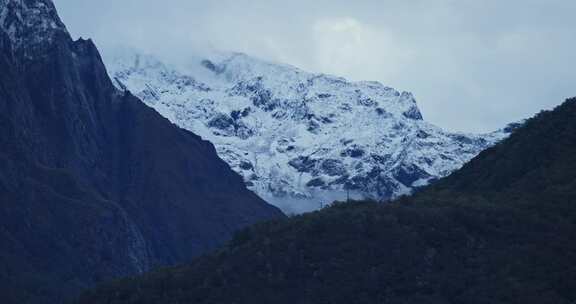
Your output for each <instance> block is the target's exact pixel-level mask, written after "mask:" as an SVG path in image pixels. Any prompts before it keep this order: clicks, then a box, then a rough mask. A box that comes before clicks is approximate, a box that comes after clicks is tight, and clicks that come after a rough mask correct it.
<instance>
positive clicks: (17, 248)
mask: <svg viewBox="0 0 576 304" xmlns="http://www.w3.org/2000/svg"><path fill="white" fill-rule="evenodd" d="M282 216H283V215H282V213H281V212H280V210H278V209H277V208H276V207H273V206H271V205H268V204H266V203H265V202H264V201H263V200H262V199H261V198H259V197H258V196H257V195H255V194H254V193H253V192H251V191H248V190H247V189H246V187H245V185H244V182H243V180H242V178H241V177H240V176H239V175H238V174H237V173H235V172H234V171H233V170H231V169H230V167H229V166H228V165H227V164H226V163H225V162H224V161H222V160H221V159H220V158H219V157H218V155H217V154H216V150H215V148H214V146H213V145H212V144H210V143H209V142H207V141H205V140H202V139H201V138H200V137H198V136H196V135H194V134H193V133H191V132H189V131H187V130H183V129H181V128H178V127H177V126H175V125H174V124H172V123H170V122H169V121H168V120H167V119H166V118H164V117H162V116H161V115H159V114H158V113H157V112H156V111H154V110H153V109H151V108H150V107H148V106H146V105H144V104H143V103H142V102H141V101H140V100H139V99H138V98H137V97H135V96H133V95H132V94H129V93H128V92H122V91H119V90H117V89H116V88H115V87H114V85H113V84H112V82H111V80H110V78H109V77H108V74H107V73H106V69H105V68H104V65H103V63H102V61H101V58H100V55H99V53H98V50H97V49H96V47H95V46H94V44H93V43H92V42H91V41H90V40H82V39H80V40H77V41H73V40H72V39H71V38H70V36H69V35H68V33H67V31H66V29H65V27H64V26H63V25H62V23H61V22H60V19H59V18H58V16H57V14H56V11H55V8H54V5H53V4H52V2H51V1H48V0H35V1H31V0H30V1H29V0H0V302H1V303H3V304H10V303H63V302H65V300H66V299H67V298H70V297H73V296H74V295H75V294H77V293H78V292H79V291H80V290H82V289H85V288H88V287H91V286H93V285H94V284H96V283H99V282H102V281H104V280H110V279H113V278H118V277H121V276H129V275H134V274H137V273H141V272H144V271H149V270H151V269H153V268H155V267H159V266H167V265H172V264H176V263H181V262H185V261H188V260H190V259H192V258H193V257H195V256H197V255H200V254H203V253H206V252H207V251H209V250H211V249H214V248H215V247H217V246H219V245H221V244H222V243H224V242H225V241H227V240H228V239H229V238H230V237H231V235H232V234H233V233H234V232H235V231H236V230H237V229H240V228H243V227H245V226H247V225H251V224H253V223H255V222H258V221H262V220H268V219H271V218H278V217H282Z"/></svg>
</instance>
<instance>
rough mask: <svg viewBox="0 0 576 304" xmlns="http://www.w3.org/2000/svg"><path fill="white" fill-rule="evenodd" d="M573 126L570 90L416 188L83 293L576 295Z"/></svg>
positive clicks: (189, 296)
mask: <svg viewBox="0 0 576 304" xmlns="http://www.w3.org/2000/svg"><path fill="white" fill-rule="evenodd" d="M575 134H576V99H571V100H568V101H566V102H565V103H564V104H563V105H561V106H559V107H558V108H557V109H555V110H554V111H551V112H545V113H541V114H539V115H538V116H537V117H535V118H533V119H530V120H529V121H527V123H526V124H525V125H524V126H523V127H521V128H519V129H518V130H517V131H516V132H515V133H514V134H512V136H511V137H510V138H508V139H506V140H504V141H503V142H501V143H499V144H498V145H496V146H495V147H493V148H491V149H488V150H486V151H484V152H482V153H481V154H480V155H479V156H478V157H477V158H475V159H474V160H472V161H471V162H470V163H469V164H467V165H466V166H464V168H462V169H461V170H459V171H457V172H455V173H454V174H452V175H451V176H449V177H447V178H446V179H443V180H441V181H439V182H438V183H436V184H435V185H433V186H431V187H428V188H426V190H424V191H422V192H419V193H418V194H416V195H415V196H414V197H410V198H403V199H401V200H400V201H397V202H393V203H390V204H377V203H369V202H368V203H366V202H364V203H361V202H357V203H348V204H346V203H341V204H335V205H334V206H331V207H329V208H326V209H324V210H321V211H318V212H314V213H311V214H307V215H302V216H297V217H293V218H290V219H288V220H281V221H277V222H272V223H266V224H261V225H256V226H254V227H251V228H249V229H246V230H244V231H243V232H242V233H239V234H237V236H236V237H235V239H234V240H233V241H232V242H231V243H229V244H228V246H226V247H224V248H222V249H221V250H220V251H218V252H217V253H215V254H212V255H209V256H206V257H203V258H200V259H197V260H196V261H194V262H193V263H192V264H190V265H187V266H180V267H176V268H172V269H166V270H162V271H159V272H155V273H150V274H146V275H144V276H141V277H137V278H132V279H125V280H122V281H119V282H115V283H110V284H107V285H105V286H102V287H100V288H99V289H97V290H95V291H91V292H87V293H85V294H84V296H83V297H82V298H81V299H80V300H79V301H78V303H82V304H90V303H110V304H115V303H188V302H190V303H287V304H288V303H291V304H293V303H347V304H349V303H403V304H411V303H414V304H416V303H439V304H440V303H442V304H443V303H466V304H471V303H472V304H488V303H490V304H494V303H502V304H504V303H507V304H509V303H522V304H526V303H534V304H536V303H538V304H540V303H556V304H558V303H559V304H570V303H574V301H575V300H576V233H575V232H576V204H575V203H576V170H574V169H575V168H574V166H575V164H576V159H575V155H576V135H575Z"/></svg>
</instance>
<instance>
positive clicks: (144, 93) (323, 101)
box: [106, 49, 507, 212]
mask: <svg viewBox="0 0 576 304" xmlns="http://www.w3.org/2000/svg"><path fill="white" fill-rule="evenodd" d="M214 57H216V58H212V59H211V60H208V59H206V60H203V61H202V62H201V63H200V65H199V66H201V68H200V67H199V66H186V67H185V68H182V67H180V68H176V67H175V66H172V65H170V64H166V63H164V62H162V61H161V60H159V59H158V58H157V57H154V56H151V55H142V54H140V53H138V52H135V51H133V50H127V49H124V50H122V51H119V52H118V51H112V52H110V55H109V56H107V59H106V61H107V64H108V68H109V73H110V75H111V76H112V77H113V78H114V79H115V80H116V85H117V86H118V87H120V88H123V89H128V90H130V91H132V92H134V93H135V94H136V95H137V96H139V97H140V98H142V100H143V101H144V102H146V103H147V104H148V105H150V106H152V107H154V108H155V109H156V110H158V111H159V112H160V113H161V114H162V115H164V116H165V117H167V118H169V119H170V120H171V121H172V122H174V123H176V124H178V125H179V126H181V127H183V128H186V129H188V130H192V131H193V132H195V133H197V134H199V135H201V136H202V137H203V138H206V139H209V140H210V141H211V142H213V143H214V144H215V145H216V147H217V149H218V153H219V155H220V156H221V157H222V158H223V159H224V160H225V161H227V162H228V163H229V164H230V165H231V166H232V168H233V169H234V170H236V171H237V172H239V173H240V174H241V175H243V176H244V179H245V181H246V183H247V184H248V185H249V186H250V187H251V189H253V190H254V191H256V192H257V193H258V194H259V195H260V196H262V197H263V198H265V199H266V200H268V201H269V202H272V203H274V204H276V205H278V206H280V207H281V208H283V209H284V210H285V211H286V212H302V211H308V210H312V209H316V208H318V207H319V206H320V202H330V201H332V200H335V199H342V198H344V197H345V196H346V193H345V192H346V190H350V191H351V192H352V196H353V197H370V198H375V199H379V200H383V199H390V198H394V197H397V196H399V195H403V194H408V193H411V191H412V190H413V189H415V188H417V187H421V186H423V185H426V184H428V183H430V182H431V181H433V180H435V179H438V178H441V177H444V176H446V175H448V174H449V173H451V172H452V171H454V170H456V169H458V168H460V167H461V166H462V165H463V164H464V163H465V162H467V161H468V160H470V159H471V158H472V157H474V156H476V155H477V154H478V153H479V152H480V151H482V150H484V149H485V148H487V147H489V146H491V145H493V144H494V143H496V142H497V141H499V140H501V139H502V138H504V137H506V136H507V135H506V134H507V132H504V131H499V132H495V133H491V134H484V135H471V134H459V133H450V132H445V131H443V130H441V129H440V128H438V127H436V126H433V125H431V124H429V123H427V122H425V121H424V120H423V118H422V114H421V113H420V110H419V109H418V106H417V104H416V101H415V99H414V97H413V96H412V94H410V93H409V92H398V91H396V90H394V89H393V88H390V87H386V86H384V85H382V84H380V83H378V82H349V81H347V80H345V79H343V78H339V77H334V76H330V75H323V74H311V73H307V72H304V71H302V70H299V69H297V68H294V67H291V66H287V65H281V64H273V63H268V62H264V61H261V60H257V59H254V58H252V57H249V56H247V55H244V54H224V55H221V54H218V55H215V56H214Z"/></svg>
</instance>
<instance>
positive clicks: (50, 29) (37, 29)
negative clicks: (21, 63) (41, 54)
mask: <svg viewBox="0 0 576 304" xmlns="http://www.w3.org/2000/svg"><path fill="white" fill-rule="evenodd" d="M0 31H3V32H4V33H6V34H7V36H8V38H9V39H10V41H11V45H12V46H13V48H15V49H17V50H26V49H28V48H30V47H33V46H37V45H46V44H48V43H50V42H51V41H52V39H53V37H54V35H55V34H57V33H60V32H63V33H65V34H68V32H67V30H66V27H65V26H64V24H62V22H61V21H60V19H59V17H58V14H57V12H56V8H55V7H54V4H53V3H52V1H50V0H37V1H32V2H27V1H21V0H0Z"/></svg>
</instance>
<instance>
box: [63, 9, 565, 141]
mask: <svg viewBox="0 0 576 304" xmlns="http://www.w3.org/2000/svg"><path fill="white" fill-rule="evenodd" d="M54 2H55V4H56V6H57V7H58V9H59V12H60V14H61V17H62V19H63V21H64V22H65V23H66V24H67V26H68V29H69V30H70V32H71V33H72V35H73V36H74V37H80V36H82V37H88V38H93V39H94V40H95V42H96V44H97V45H98V46H99V47H100V48H101V49H103V50H104V51H106V49H108V48H112V47H114V46H116V45H125V46H131V47H135V48H139V49H143V50H145V51H148V52H153V53H157V54H160V55H162V56H164V57H172V58H183V57H186V56H188V55H189V54H202V53H203V52H207V51H211V50H225V51H240V52H244V53H247V54H249V55H253V56H256V57H260V58H263V59H267V60H270V61H276V62H282V63H288V64H291V65H294V66H297V67H300V68H302V69H305V70H308V71H311V72H322V73H329V74H334V75H338V76H343V77H346V78H349V79H352V80H377V81H380V82H382V83H384V84H385V85H388V86H392V87H394V88H396V89H398V90H405V91H411V92H413V93H414V95H415V96H416V98H417V100H418V103H419V105H420V107H421V109H422V112H423V114H424V117H425V119H426V120H428V121H430V122H432V123H435V124H437V125H439V126H441V127H444V128H447V129H450V130H457V131H466V132H486V131H492V130H495V129H498V128H501V127H503V126H505V125H506V124H507V123H509V122H514V121H518V120H520V119H523V118H527V117H530V116H532V115H533V114H534V113H536V112H538V111H540V110H542V109H550V108H552V107H554V106H555V105H558V104H560V103H561V102H562V101H563V100H564V99H565V98H567V97H571V96H574V95H576V93H575V89H576V69H575V68H574V65H575V64H574V62H576V18H574V16H573V13H574V12H575V11H576V1H571V0H565V1H561V0H541V1H538V0H522V1H520V0H512V1H497V0H486V1H466V0H459V1H449V0H438V1H424V0H422V1H327V0H317V1H304V0H294V1H265V0H261V1H227V0H219V1H214V0H212V1H199V0H192V1H190V0H164V1H152V0H122V1H118V0H116V1H112V0H100V1H88V0H55V1H54Z"/></svg>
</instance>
